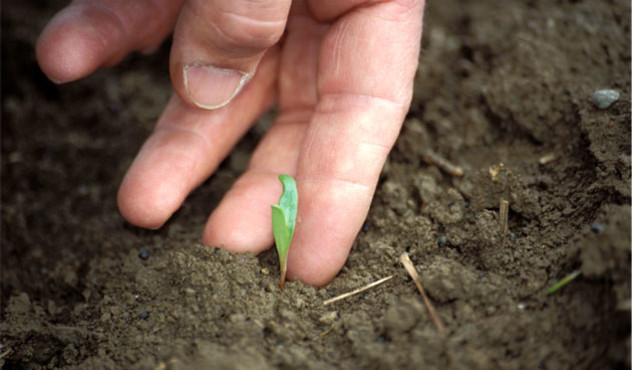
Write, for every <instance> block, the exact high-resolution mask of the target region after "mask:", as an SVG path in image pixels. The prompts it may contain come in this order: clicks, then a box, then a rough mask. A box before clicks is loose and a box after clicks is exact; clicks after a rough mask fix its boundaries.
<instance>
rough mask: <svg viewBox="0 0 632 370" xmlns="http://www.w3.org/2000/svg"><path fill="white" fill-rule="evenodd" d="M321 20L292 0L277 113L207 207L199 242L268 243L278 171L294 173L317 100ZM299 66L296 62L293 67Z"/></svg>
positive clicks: (238, 246)
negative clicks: (242, 167)
mask: <svg viewBox="0 0 632 370" xmlns="http://www.w3.org/2000/svg"><path fill="white" fill-rule="evenodd" d="M325 31H326V26H323V25H320V24H318V23H317V22H314V21H313V19H309V18H308V16H307V11H306V9H304V7H302V6H301V5H300V3H295V4H294V5H293V6H292V15H291V17H290V19H289V21H288V25H287V37H286V39H285V40H284V51H283V55H282V57H281V61H280V63H281V65H280V70H282V71H283V73H282V74H281V75H280V76H279V110H280V112H281V114H280V115H279V117H278V118H277V119H276V121H275V123H274V125H273V126H272V127H271V128H270V130H269V131H268V132H267V133H266V136H265V137H264V138H263V140H261V142H260V143H259V145H258V146H257V149H256V150H255V152H254V153H253V155H252V159H251V161H250V164H249V166H248V170H247V171H246V172H245V173H244V174H243V175H242V176H241V177H240V178H239V179H238V180H237V182H236V183H235V184H234V185H233V187H232V189H231V190H230V191H229V192H228V193H227V194H226V196H224V199H222V202H221V203H220V204H219V206H218V207H217V208H216V209H215V211H213V213H212V214H211V216H210V217H209V220H208V222H207V224H206V228H205V231H204V244H206V245H209V246H222V247H224V248H226V249H229V250H231V251H234V252H245V251H252V252H255V253H257V252H260V251H262V250H264V249H267V248H269V247H270V246H271V245H272V243H273V237H272V224H271V220H270V205H271V204H276V203H278V200H279V196H280V195H281V189H282V187H281V183H279V179H278V176H279V174H282V173H283V174H289V175H294V174H295V172H296V163H297V161H298V153H299V149H300V146H301V143H302V141H303V136H304V135H305V132H306V129H307V123H308V122H309V120H310V117H311V114H312V111H313V108H314V106H315V105H316V101H317V91H316V81H317V80H316V73H317V70H318V50H319V47H320V42H321V40H322V37H323V35H324V33H325ZM296 66H300V68H296Z"/></svg>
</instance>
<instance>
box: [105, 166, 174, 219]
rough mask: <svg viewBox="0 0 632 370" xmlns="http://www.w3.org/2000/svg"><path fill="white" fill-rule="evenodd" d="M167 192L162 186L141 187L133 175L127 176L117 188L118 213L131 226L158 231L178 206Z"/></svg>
mask: <svg viewBox="0 0 632 370" xmlns="http://www.w3.org/2000/svg"><path fill="white" fill-rule="evenodd" d="M168 191H169V190H167V188H166V187H164V186H151V187H148V186H143V185H142V183H139V181H137V179H135V178H134V177H133V175H132V176H129V175H128V176H126V177H125V179H124V180H123V182H122V183H121V186H120V188H119V192H118V196H117V203H118V208H119V211H120V212H121V215H123V217H124V218H125V219H126V220H127V221H128V222H129V223H131V224H132V225H135V226H138V227H142V228H145V229H152V230H156V229H159V228H160V227H161V226H162V225H163V224H164V223H165V222H167V220H168V219H169V217H170V216H171V214H172V213H173V212H174V210H175V209H177V208H178V206H179V204H180V203H179V202H178V201H177V200H175V199H174V198H173V196H172V194H170V193H167V192H168ZM161 192H162V193H164V194H161Z"/></svg>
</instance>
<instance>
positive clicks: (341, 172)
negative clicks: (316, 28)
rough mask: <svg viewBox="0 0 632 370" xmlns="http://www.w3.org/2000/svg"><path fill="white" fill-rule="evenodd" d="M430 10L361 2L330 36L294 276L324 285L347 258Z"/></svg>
mask: <svg viewBox="0 0 632 370" xmlns="http://www.w3.org/2000/svg"><path fill="white" fill-rule="evenodd" d="M422 10H423V4H422V1H389V2H381V3H377V4H374V5H370V6H365V7H359V8H356V9H354V10H353V11H351V12H348V13H346V14H345V15H344V16H343V17H341V18H339V19H338V20H337V21H336V22H335V23H334V24H333V25H332V27H331V29H330V30H329V32H328V33H327V35H326V36H325V39H324V40H323V45H322V48H321V53H320V58H319V83H318V88H319V90H318V92H319V96H320V99H319V102H318V105H317V106H316V110H315V113H314V116H313V117H312V120H311V122H310V124H309V127H308V130H307V133H306V134H305V138H304V140H303V146H302V149H301V153H300V156H299V161H298V165H297V174H296V178H297V184H299V185H298V186H299V198H300V200H299V210H298V219H299V220H300V221H299V224H297V226H296V233H295V235H294V241H293V244H292V248H290V252H289V261H288V277H290V278H293V279H300V280H303V282H305V283H308V284H312V285H323V284H325V283H327V282H328V281H330V280H331V279H332V278H333V277H334V276H335V274H336V273H337V272H338V271H339V270H340V269H341V268H342V266H343V264H344V262H345V260H346V257H347V255H348V253H349V249H350V248H351V245H352V243H353V241H354V239H355V237H356V235H357V233H358V231H359V229H360V227H361V225H362V223H363V221H364V219H365V217H366V214H367V212H368V209H369V205H370V202H371V198H372V196H373V193H374V191H375V186H376V183H377V179H378V177H379V173H380V170H381V168H382V166H383V164H384V161H385V159H386V156H387V154H388V152H389V151H390V149H391V148H392V146H393V144H394V142H395V140H396V138H397V135H398V133H399V130H400V128H401V124H402V122H403V119H404V117H405V114H406V112H407V110H408V106H409V104H410V99H411V96H412V82H413V77H414V74H415V71H416V67H417V60H418V59H417V58H418V53H419V44H420V36H421V23H422Z"/></svg>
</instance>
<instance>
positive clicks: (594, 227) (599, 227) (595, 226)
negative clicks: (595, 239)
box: [590, 224, 604, 234]
mask: <svg viewBox="0 0 632 370" xmlns="http://www.w3.org/2000/svg"><path fill="white" fill-rule="evenodd" d="M603 230H604V226H603V225H602V224H592V225H590V231H592V232H593V233H597V234H599V233H601V232H603Z"/></svg>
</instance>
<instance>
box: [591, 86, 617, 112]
mask: <svg viewBox="0 0 632 370" xmlns="http://www.w3.org/2000/svg"><path fill="white" fill-rule="evenodd" d="M617 100H619V92H618V91H617V90H610V89H606V90H597V91H595V92H594V93H593V94H592V96H591V97H590V102H591V103H593V104H594V105H595V106H596V107H597V108H599V109H608V107H610V106H611V105H612V103H614V102H616V101H617Z"/></svg>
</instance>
